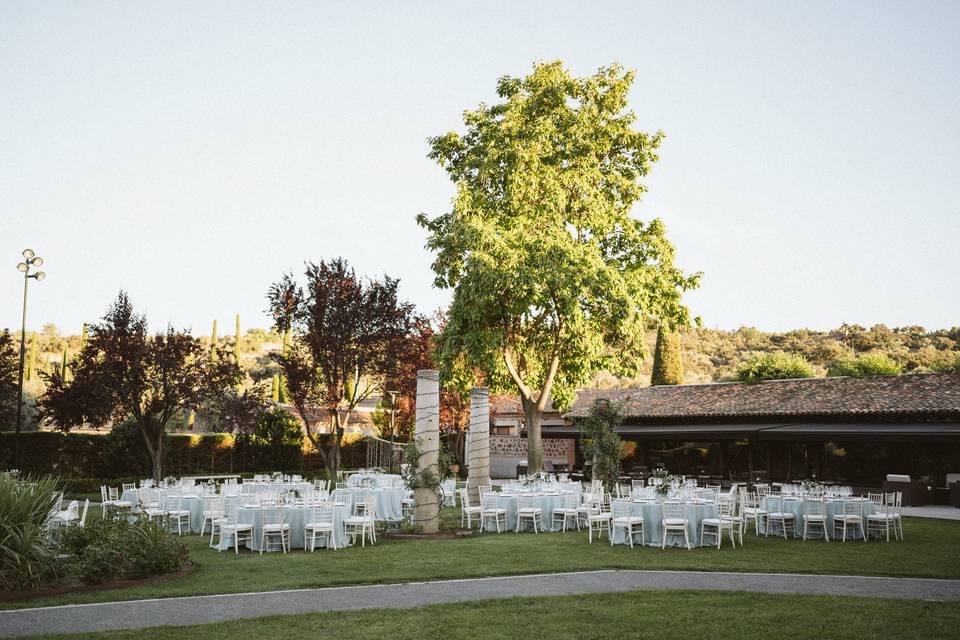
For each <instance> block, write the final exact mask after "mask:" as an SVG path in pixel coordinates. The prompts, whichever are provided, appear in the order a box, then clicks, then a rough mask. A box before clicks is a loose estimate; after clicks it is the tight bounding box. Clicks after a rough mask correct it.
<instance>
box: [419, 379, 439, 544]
mask: <svg viewBox="0 0 960 640" xmlns="http://www.w3.org/2000/svg"><path fill="white" fill-rule="evenodd" d="M416 440H417V447H418V448H419V449H420V459H419V466H420V469H421V471H422V470H425V469H432V470H433V474H434V475H435V476H438V475H439V473H440V470H439V462H440V372H439V371H436V370H434V369H421V370H419V371H417V423H416ZM438 496H439V493H438V491H437V490H435V489H430V488H418V489H415V490H414V492H413V502H414V506H413V522H414V524H416V525H419V526H420V527H421V528H422V529H423V532H424V533H436V532H437V529H438V528H439V526H440V502H439V497H438Z"/></svg>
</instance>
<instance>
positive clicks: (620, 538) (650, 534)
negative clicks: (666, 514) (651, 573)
mask: <svg viewBox="0 0 960 640" xmlns="http://www.w3.org/2000/svg"><path fill="white" fill-rule="evenodd" d="M684 509H685V511H686V518H687V520H689V521H690V524H689V529H688V530H689V532H690V546H692V547H696V546H698V545H699V544H700V522H701V521H702V520H703V519H704V518H716V517H717V505H716V504H715V503H709V504H696V503H691V504H686V505H684ZM630 515H632V516H640V517H642V518H643V542H644V544H646V545H649V546H655V547H659V546H660V542H661V540H662V539H663V537H662V536H661V531H662V530H663V529H662V523H663V504H662V503H659V502H631V503H630ZM707 539H708V540H709V539H710V538H707ZM639 542H640V540H639V539H637V538H635V539H634V544H638V543H639ZM613 543H614V544H628V541H627V537H626V536H625V535H624V530H623V529H622V528H620V529H617V530H616V531H615V532H614V533H613ZM666 546H668V547H686V541H685V540H684V539H683V534H675V533H672V532H671V533H670V534H669V535H668V536H667V544H666Z"/></svg>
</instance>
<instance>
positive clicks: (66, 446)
mask: <svg viewBox="0 0 960 640" xmlns="http://www.w3.org/2000/svg"><path fill="white" fill-rule="evenodd" d="M134 426H135V425H132V424H131V423H125V426H124V429H125V430H128V431H127V437H126V438H125V439H124V440H123V441H122V442H123V443H125V444H120V442H121V441H119V440H117V441H115V442H114V441H112V440H113V438H112V437H111V436H110V435H106V434H103V435H100V434H89V433H67V434H64V433H59V432H51V431H41V432H28V433H24V434H21V438H22V439H23V450H22V452H21V453H22V456H23V459H22V466H21V468H22V470H23V471H25V472H29V473H35V474H36V473H56V474H58V475H60V476H62V477H63V478H64V480H63V482H64V485H65V487H67V488H69V490H70V491H74V492H90V491H93V492H96V491H99V487H100V485H101V484H110V485H111V486H119V484H120V483H121V482H131V481H133V480H140V479H143V478H146V477H149V476H150V475H151V465H150V456H149V454H148V452H147V449H146V445H145V444H144V442H143V436H142V435H141V434H139V433H138V432H137V431H136V430H135V429H134V428H133V427H134ZM13 438H14V435H13V433H11V432H0V469H5V468H8V467H10V466H12V465H13ZM294 440H295V438H294ZM341 460H342V464H343V466H344V467H345V468H348V469H357V468H360V467H363V466H365V465H366V442H365V441H363V440H358V441H356V442H352V443H350V444H346V445H344V446H343V448H342V450H341ZM163 466H164V469H166V471H167V473H169V474H171V475H176V476H181V475H196V474H208V473H247V472H249V473H254V472H269V471H283V472H284V473H299V474H304V475H306V474H310V473H317V472H318V471H317V469H318V468H319V467H321V466H322V461H321V460H320V456H319V455H318V454H317V453H316V452H315V451H312V450H310V449H306V450H305V449H304V448H303V447H302V446H301V445H299V444H293V440H288V441H287V442H286V443H283V444H270V443H268V442H265V441H262V440H259V439H256V440H254V439H252V438H251V439H247V438H242V437H238V438H236V439H235V438H234V437H233V436H231V435H227V434H222V433H207V434H202V435H199V434H198V435H186V434H183V435H181V434H168V435H167V437H166V440H165V441H164V449H163Z"/></svg>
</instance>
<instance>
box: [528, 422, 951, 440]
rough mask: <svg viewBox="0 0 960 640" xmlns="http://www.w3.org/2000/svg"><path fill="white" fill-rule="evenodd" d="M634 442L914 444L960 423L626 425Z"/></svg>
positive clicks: (568, 429)
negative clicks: (841, 441) (857, 441)
mask: <svg viewBox="0 0 960 640" xmlns="http://www.w3.org/2000/svg"><path fill="white" fill-rule="evenodd" d="M542 433H543V436H544V437H545V438H577V437H579V435H580V430H579V429H578V428H577V426H575V425H570V424H566V425H550V426H547V425H544V426H543V427H542ZM617 433H619V434H620V435H621V436H622V437H625V438H628V439H631V440H635V439H645V440H688V439H715V440H737V439H741V438H749V439H757V440H761V441H763V440H864V439H866V440H912V439H942V438H947V439H960V423H955V422H946V423H944V422H919V423H869V422H851V423H818V422H810V423H791V424H729V423H726V424H624V425H622V426H621V427H620V429H618V430H617Z"/></svg>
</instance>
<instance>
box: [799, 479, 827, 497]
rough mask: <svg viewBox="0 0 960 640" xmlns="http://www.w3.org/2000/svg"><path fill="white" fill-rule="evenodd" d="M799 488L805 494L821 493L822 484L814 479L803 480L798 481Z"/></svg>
mask: <svg viewBox="0 0 960 640" xmlns="http://www.w3.org/2000/svg"><path fill="white" fill-rule="evenodd" d="M800 489H801V490H802V491H803V492H804V493H807V494H817V493H823V485H822V484H820V483H819V482H817V481H816V480H804V481H803V482H801V483H800Z"/></svg>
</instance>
